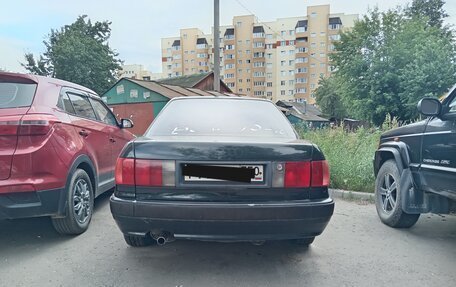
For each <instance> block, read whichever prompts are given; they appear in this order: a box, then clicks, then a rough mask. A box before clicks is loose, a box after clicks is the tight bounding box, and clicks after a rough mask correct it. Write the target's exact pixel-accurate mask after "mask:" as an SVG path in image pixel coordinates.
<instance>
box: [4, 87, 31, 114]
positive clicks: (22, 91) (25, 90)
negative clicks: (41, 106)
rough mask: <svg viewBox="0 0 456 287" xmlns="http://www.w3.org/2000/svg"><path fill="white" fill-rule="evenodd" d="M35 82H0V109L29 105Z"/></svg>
mask: <svg viewBox="0 0 456 287" xmlns="http://www.w3.org/2000/svg"><path fill="white" fill-rule="evenodd" d="M35 91H36V84H23V83H6V82H0V109H8V108H20V107H30V106H31V105H32V101H33V96H34V95H35Z"/></svg>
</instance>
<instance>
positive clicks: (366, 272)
mask: <svg viewBox="0 0 456 287" xmlns="http://www.w3.org/2000/svg"><path fill="white" fill-rule="evenodd" d="M95 207H96V211H95V215H94V217H93V220H92V223H91V226H90V228H89V230H88V231H87V232H86V233H84V234H82V235H80V236H76V237H69V236H61V235H58V234H57V233H56V232H55V231H54V230H53V228H52V225H51V223H50V220H49V219H47V218H33V219H20V220H5V221H0V286H171V287H175V286H182V287H187V286H455V285H456V272H455V271H456V216H453V215H451V216H450V215H445V216H440V215H427V214H426V215H422V216H421V218H420V220H419V221H418V223H417V224H416V225H415V226H414V227H413V228H411V229H408V230H399V229H392V228H389V227H387V226H385V225H383V224H382V223H380V221H379V220H378V218H377V214H376V211H375V206H374V205H373V204H372V203H362V202H359V201H344V200H342V199H337V200H336V209H335V214H334V216H333V218H332V219H331V222H330V223H329V225H328V227H327V229H326V230H325V232H324V233H323V234H322V235H321V236H319V237H317V238H316V240H315V242H314V243H313V244H312V245H311V247H309V248H305V247H301V246H296V245H293V244H291V243H287V242H267V243H266V244H264V245H262V246H254V245H252V244H250V243H217V242H198V241H184V240H182V241H175V242H173V243H169V244H167V245H165V246H162V247H158V246H152V247H146V248H132V247H129V246H127V245H126V244H125V242H124V240H123V237H122V235H121V233H120V232H119V230H118V229H117V226H116V224H115V222H114V220H113V219H112V217H111V213H110V211H109V201H108V195H104V196H102V197H101V198H98V199H97V200H96V206H95Z"/></svg>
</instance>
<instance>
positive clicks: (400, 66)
mask: <svg viewBox="0 0 456 287" xmlns="http://www.w3.org/2000/svg"><path fill="white" fill-rule="evenodd" d="M335 49H336V51H337V52H336V53H333V54H332V55H331V61H332V65H333V66H334V67H335V68H336V72H335V73H334V74H333V75H332V76H331V77H335V78H336V79H337V81H338V82H343V83H344V86H345V87H346V88H344V89H339V93H340V97H339V98H340V99H342V101H343V102H344V106H345V107H346V109H347V112H348V113H349V114H350V115H351V116H353V117H356V118H359V119H364V120H370V121H372V122H373V123H374V124H376V125H380V124H381V123H382V122H383V121H384V119H385V116H386V115H387V114H390V115H391V116H393V117H397V118H398V119H399V120H402V121H407V120H411V119H413V118H415V117H416V116H417V113H416V103H417V102H418V100H419V99H420V98H422V97H424V96H433V97H437V96H439V95H441V94H442V93H444V92H445V91H446V90H447V89H448V88H449V87H451V86H452V85H453V84H454V75H455V74H456V66H455V59H456V54H455V47H454V44H453V42H452V40H451V38H450V37H447V36H445V35H443V34H442V33H441V30H440V29H439V28H437V27H433V26H429V25H428V23H427V21H426V19H425V18H419V17H417V18H409V17H407V16H406V15H405V14H404V13H403V12H401V11H400V10H390V11H387V12H379V11H378V9H375V10H373V11H370V12H369V13H368V14H367V15H366V16H364V17H363V18H362V19H361V20H360V21H358V22H356V23H355V26H354V27H353V29H352V30H350V31H347V32H343V33H341V41H340V42H338V43H335ZM323 87H324V86H323ZM323 87H322V88H323ZM319 89H320V88H319ZM317 91H318V90H317Z"/></svg>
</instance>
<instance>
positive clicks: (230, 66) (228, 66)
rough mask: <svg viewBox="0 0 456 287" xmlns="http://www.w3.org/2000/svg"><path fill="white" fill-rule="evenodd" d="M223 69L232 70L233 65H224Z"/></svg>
mask: <svg viewBox="0 0 456 287" xmlns="http://www.w3.org/2000/svg"><path fill="white" fill-rule="evenodd" d="M225 69H227V70H228V69H234V64H226V65H225Z"/></svg>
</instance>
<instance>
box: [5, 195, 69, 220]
mask: <svg viewBox="0 0 456 287" xmlns="http://www.w3.org/2000/svg"><path fill="white" fill-rule="evenodd" d="M64 194H65V193H64V189H63V188H59V189H51V190H43V191H36V192H35V191H33V192H17V193H0V219H15V218H25V217H38V216H52V215H58V214H61V213H62V209H63V206H64V204H61V203H62V200H63V199H64ZM59 207H60V208H59Z"/></svg>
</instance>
